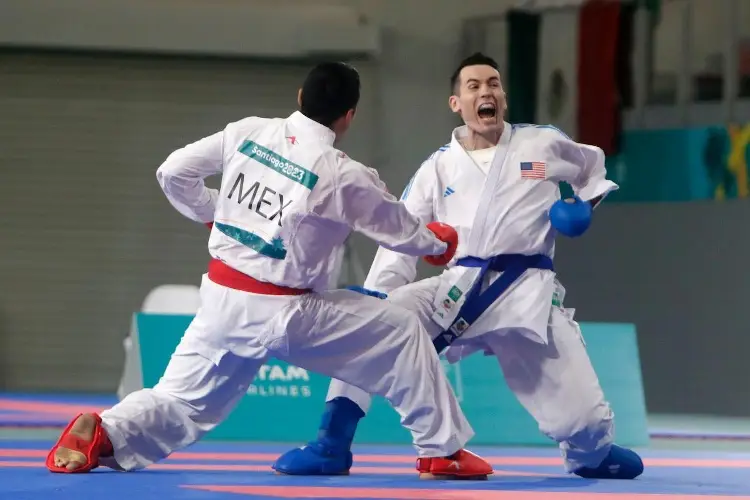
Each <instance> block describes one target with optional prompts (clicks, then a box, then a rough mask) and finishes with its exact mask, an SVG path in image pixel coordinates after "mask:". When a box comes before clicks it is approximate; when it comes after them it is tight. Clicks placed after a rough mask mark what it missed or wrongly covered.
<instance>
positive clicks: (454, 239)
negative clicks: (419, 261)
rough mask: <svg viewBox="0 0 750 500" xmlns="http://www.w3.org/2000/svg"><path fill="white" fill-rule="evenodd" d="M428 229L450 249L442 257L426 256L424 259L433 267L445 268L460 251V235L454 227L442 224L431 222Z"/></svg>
mask: <svg viewBox="0 0 750 500" xmlns="http://www.w3.org/2000/svg"><path fill="white" fill-rule="evenodd" d="M427 229H429V230H430V231H432V233H433V234H434V235H435V236H436V237H437V239H439V240H440V241H444V242H445V243H447V244H448V248H447V249H446V250H445V253H444V254H442V255H426V256H425V257H423V259H424V260H425V262H427V263H428V264H432V265H433V266H444V265H446V264H447V263H448V262H450V261H451V259H452V258H453V256H454V255H456V249H458V233H457V232H456V230H455V229H453V227H451V226H449V225H448V224H443V223H442V222H430V223H429V224H427Z"/></svg>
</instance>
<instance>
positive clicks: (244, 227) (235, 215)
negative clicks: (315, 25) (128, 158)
mask: <svg viewBox="0 0 750 500" xmlns="http://www.w3.org/2000/svg"><path fill="white" fill-rule="evenodd" d="M334 140H335V134H334V133H333V131H331V130H330V129H329V128H327V127H324V126H322V125H320V124H319V123H317V122H314V121H312V120H310V119H308V118H307V117H305V116H304V115H302V114H301V113H299V112H295V113H294V114H292V115H291V116H290V117H288V118H286V119H281V118H275V119H269V118H258V117H251V118H246V119H244V120H240V121H238V122H235V123H230V124H229V125H227V127H226V128H225V129H224V130H223V131H221V132H218V133H216V134H214V135H211V136H209V137H206V138H204V139H201V140H199V141H197V142H195V143H193V144H190V145H188V146H185V147H184V148H182V149H180V150H177V151H175V152H174V153H172V154H171V155H170V156H169V157H168V158H167V160H166V161H165V162H164V164H162V165H161V167H159V169H158V171H157V179H158V181H159V184H160V185H161V187H162V190H163V191H164V193H165V194H166V196H167V198H168V199H169V201H170V203H171V204H172V205H173V206H174V207H175V208H176V209H177V210H178V211H179V212H180V213H182V214H183V215H184V216H186V217H188V218H190V219H193V220H195V221H198V222H214V227H213V230H212V232H211V237H210V239H209V244H208V247H209V253H210V254H211V256H212V257H214V258H216V259H219V260H221V261H223V262H225V263H226V264H227V265H228V266H230V267H232V268H234V269H236V270H237V271H240V272H242V273H244V274H247V275H249V276H252V277H253V278H255V279H257V280H260V281H266V282H269V283H274V284H276V285H281V286H287V287H294V288H312V289H315V290H325V289H328V287H329V284H330V283H331V281H332V280H331V277H332V275H333V274H334V273H335V272H336V271H337V270H336V269H334V266H335V265H336V263H337V262H338V261H339V260H340V259H337V258H336V256H337V255H338V254H339V253H340V251H341V249H340V247H341V245H342V244H343V242H344V240H345V239H346V238H347V236H348V235H349V234H350V232H351V231H352V230H355V231H358V232H360V233H362V234H364V235H365V236H367V237H369V238H371V239H373V240H375V241H376V242H378V243H379V244H380V245H381V246H382V247H383V248H389V249H391V250H394V251H397V252H403V253H406V254H409V255H413V256H422V255H437V254H441V253H443V252H444V251H445V249H446V244H445V243H443V242H441V241H440V240H438V239H437V238H436V237H435V236H434V235H433V234H432V232H431V231H429V230H428V229H426V227H425V224H424V223H423V222H422V221H420V220H419V219H418V218H417V216H415V215H413V214H412V213H410V212H409V211H408V210H407V209H406V207H405V206H404V204H403V203H401V202H400V201H399V200H398V199H396V198H395V197H394V196H392V195H391V194H389V193H388V191H387V190H386V187H385V185H384V184H383V182H381V181H380V179H379V178H378V174H377V172H376V171H375V170H373V169H370V168H367V167H365V166H364V165H362V164H361V163H358V162H356V161H354V160H352V159H351V158H349V157H347V156H346V155H345V154H344V153H342V152H341V151H339V150H337V149H335V148H334V147H333V144H334ZM219 173H222V174H223V175H222V183H221V190H220V191H217V190H212V189H208V188H207V187H206V186H205V184H204V183H203V179H204V178H206V177H208V176H210V175H214V174H219Z"/></svg>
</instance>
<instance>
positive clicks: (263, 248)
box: [214, 222, 286, 260]
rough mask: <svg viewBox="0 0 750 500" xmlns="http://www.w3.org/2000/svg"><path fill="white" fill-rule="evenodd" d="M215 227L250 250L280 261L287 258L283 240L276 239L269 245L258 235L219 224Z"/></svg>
mask: <svg viewBox="0 0 750 500" xmlns="http://www.w3.org/2000/svg"><path fill="white" fill-rule="evenodd" d="M214 227H215V228H216V229H218V230H219V231H221V232H222V233H224V234H225V235H227V236H229V237H230V238H232V239H233V240H236V241H238V242H240V243H242V244H243V245H245V246H246V247H248V248H252V249H253V250H255V251H256V252H258V253H259V254H261V255H265V256H266V257H270V258H272V259H278V260H284V258H285V257H286V248H284V242H283V241H282V240H281V239H276V240H274V241H272V242H270V243H269V242H267V241H266V240H264V239H263V238H261V237H260V236H258V235H257V234H255V233H251V232H250V231H245V230H244V229H240V228H238V227H234V226H229V225H227V224H220V223H218V222H217V223H215V224H214Z"/></svg>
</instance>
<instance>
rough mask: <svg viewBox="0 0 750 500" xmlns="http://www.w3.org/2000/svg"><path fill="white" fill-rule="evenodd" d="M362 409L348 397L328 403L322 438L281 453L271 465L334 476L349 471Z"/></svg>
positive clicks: (286, 470) (292, 472) (293, 471)
mask: <svg viewBox="0 0 750 500" xmlns="http://www.w3.org/2000/svg"><path fill="white" fill-rule="evenodd" d="M364 416H365V413H364V412H363V411H362V409H361V408H360V407H359V406H357V404H356V403H355V402H353V401H352V400H350V399H348V398H341V397H339V398H334V399H332V400H331V401H328V402H327V403H326V407H325V412H324V413H323V418H322V419H321V422H320V429H319V430H318V438H317V439H316V440H315V441H311V442H310V443H308V444H307V446H303V447H301V448H295V449H293V450H289V451H288V452H286V453H284V454H283V455H281V456H280V457H279V458H277V459H276V461H275V462H274V463H273V465H272V466H271V467H272V468H273V469H274V470H275V471H277V472H280V473H282V474H289V475H293V476H333V475H344V474H348V473H349V469H351V467H352V461H353V457H352V452H351V448H352V442H353V441H354V433H355V432H356V431H357V424H358V423H359V420H360V419H361V418H362V417H364Z"/></svg>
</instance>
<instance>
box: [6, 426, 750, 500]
mask: <svg viewBox="0 0 750 500" xmlns="http://www.w3.org/2000/svg"><path fill="white" fill-rule="evenodd" d="M51 444H52V441H48V440H2V441H0V498H2V499H5V498H8V499H30V500H36V499H38V500H47V499H56V498H60V499H62V498H73V497H74V496H75V497H77V498H82V499H94V498H100V497H106V498H108V499H110V500H120V499H122V500H134V499H137V500H147V499H159V500H165V499H208V498H211V499H221V498H234V497H237V495H241V496H244V497H245V498H254V499H271V498H343V499H346V498H387V499H407V498H408V499H412V498H414V499H421V500H430V499H440V500H461V499H472V500H474V499H476V500H493V499H503V500H506V499H507V500H511V499H515V500H524V499H526V500H542V499H552V498H571V499H573V498H575V499H582V500H583V499H586V498H589V497H592V498H599V499H604V498H613V497H611V496H608V495H606V494H617V495H616V498H624V499H638V498H644V500H645V498H649V497H650V495H653V494H659V495H660V496H659V497H658V500H669V499H675V498H690V497H693V496H699V497H701V499H702V500H705V499H706V498H723V497H731V498H735V499H736V498H747V499H750V474H748V469H750V453H748V454H736V453H732V454H728V453H708V452H682V451H681V452H679V453H675V452H667V451H662V452H656V451H654V452H645V453H644V455H645V457H646V462H647V469H646V472H645V474H644V475H643V476H642V477H641V478H639V479H637V480H634V481H591V480H584V479H580V478H577V477H575V476H570V475H566V474H564V473H563V472H562V469H561V466H560V464H559V463H558V462H559V457H558V455H557V453H556V452H555V450H553V449H476V450H475V451H476V452H478V453H480V454H481V455H482V456H484V457H485V458H487V459H491V461H493V462H494V463H495V465H494V467H495V470H496V471H497V474H496V475H494V476H492V477H491V478H490V479H489V480H488V481H475V482H468V481H461V482H458V481H421V480H419V479H418V478H417V476H416V473H415V471H414V467H413V455H412V452H411V449H410V448H408V447H358V448H357V450H356V452H357V455H359V456H362V457H363V458H364V460H355V467H356V468H357V470H356V471H353V473H352V475H351V476H348V477H336V478H301V477H287V476H279V475H275V474H273V473H272V471H271V470H270V468H269V464H270V462H271V460H272V457H274V456H276V454H278V453H279V452H282V451H284V450H286V449H287V447H286V446H281V445H250V444H220V443H199V444H198V445H195V446H193V447H191V448H189V449H188V450H185V452H183V453H182V454H178V455H176V456H175V457H173V458H170V459H168V460H166V461H164V462H163V463H161V464H158V465H156V466H154V467H153V468H149V469H146V470H143V471H138V472H133V473H119V472H113V471H110V470H108V469H97V470H96V471H94V472H93V473H91V474H83V475H72V474H71V475H67V474H66V475H62V474H51V473H49V472H47V470H46V469H45V468H44V465H43V462H44V456H45V455H46V451H47V450H48V449H49V446H50V445H51ZM565 493H567V494H565ZM570 494H574V496H571V495H570ZM647 494H648V495H649V496H643V495H647ZM742 495H748V496H745V497H743V496H742Z"/></svg>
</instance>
